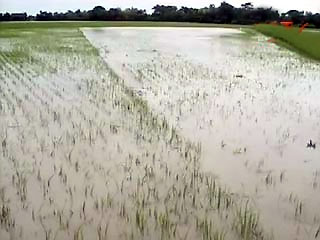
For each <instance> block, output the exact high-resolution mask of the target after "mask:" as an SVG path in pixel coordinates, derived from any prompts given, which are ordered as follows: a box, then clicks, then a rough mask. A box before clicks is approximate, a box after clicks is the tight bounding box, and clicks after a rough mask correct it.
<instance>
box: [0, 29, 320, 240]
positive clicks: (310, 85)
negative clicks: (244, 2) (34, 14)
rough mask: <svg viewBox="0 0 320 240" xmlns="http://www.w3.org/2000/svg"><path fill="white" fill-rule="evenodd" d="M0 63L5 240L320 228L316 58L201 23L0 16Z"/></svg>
mask: <svg viewBox="0 0 320 240" xmlns="http://www.w3.org/2000/svg"><path fill="white" fill-rule="evenodd" d="M169 40H170V41H169ZM194 46H197V48H195V47H194ZM0 62H1V64H0V94H1V95H0V142H1V145H0V239H1V240H2V239H3V240H7V239H8V240H9V239H10V240H11V239H26V240H29V239H46V240H51V239H74V240H76V239H77V240H78V239H99V240H105V239H161V240H164V239H211V240H224V239H245V240H249V239H317V238H319V237H320V236H319V231H320V211H319V210H318V209H319V208H318V207H317V206H318V203H319V200H320V199H319V198H320V195H319V190H320V188H319V187H320V185H319V184H320V162H319V149H318V146H317V143H318V142H319V139H320V135H319V133H320V132H319V130H318V129H319V123H318V119H319V114H320V109H319V104H318V102H319V101H318V99H319V97H318V94H317V93H318V90H319V87H320V85H319V84H320V83H319V74H318V73H319V69H320V66H319V64H317V63H314V62H312V61H306V60H305V59H302V58H300V57H299V56H298V55H296V54H295V53H290V52H289V51H287V50H284V49H280V48H279V47H278V46H276V45H273V44H269V43H267V42H266V38H265V37H263V36H261V35H252V36H248V35H246V34H244V33H243V32H242V31H240V30H234V29H207V28H203V29H193V28H184V29H172V28H161V29H153V28H141V29H136V28H108V29H103V28H102V29H98V28H97V29H93V28H92V29H90V28H81V29H78V28H50V29H46V28H25V29H19V30H17V29H5V28H2V29H1V33H0ZM297 66H299V68H297ZM319 100H320V99H319ZM310 139H312V141H313V143H314V144H315V148H307V144H308V143H309V140H310Z"/></svg>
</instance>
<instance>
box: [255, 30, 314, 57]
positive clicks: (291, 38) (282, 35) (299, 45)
mask: <svg viewBox="0 0 320 240" xmlns="http://www.w3.org/2000/svg"><path fill="white" fill-rule="evenodd" d="M255 29H256V30H257V31H259V32H261V33H263V34H264V35H267V36H270V37H273V38H275V39H276V40H278V41H277V43H278V44H279V45H280V46H283V47H286V48H288V49H289V50H293V51H296V52H298V53H300V54H302V55H303V56H306V57H310V58H312V59H314V60H318V61H319V60H320V33H319V32H311V31H303V32H302V33H299V28H297V27H293V28H284V27H282V26H274V25H267V24H259V25H256V26H255Z"/></svg>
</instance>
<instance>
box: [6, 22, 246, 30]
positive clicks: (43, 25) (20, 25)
mask: <svg viewBox="0 0 320 240" xmlns="http://www.w3.org/2000/svg"><path fill="white" fill-rule="evenodd" d="M80 27H223V28H240V27H241V28H248V27H250V26H248V25H234V24H209V23H188V22H143V21H141V22H136V21H90V22H89V21H68V22H67V21H61V22H57V21H52V22H46V21H44V22H4V23H0V30H3V29H49V28H80Z"/></svg>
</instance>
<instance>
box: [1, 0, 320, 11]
mask: <svg viewBox="0 0 320 240" xmlns="http://www.w3.org/2000/svg"><path fill="white" fill-rule="evenodd" d="M248 1H250V0H248ZM226 2H228V3H230V4H232V5H233V6H235V7H240V6H241V4H242V3H245V2H247V1H246V0H226ZM251 2H252V3H253V5H254V6H255V7H259V6H266V7H270V6H272V7H273V8H275V9H278V10H279V11H280V12H286V11H288V10H291V9H296V10H300V11H311V12H313V13H316V12H320V0H251ZM220 3H221V1H220V0H211V1H210V0H0V12H2V13H4V12H11V13H13V12H27V13H28V14H36V13H38V12H39V11H40V10H43V11H50V12H56V11H57V12H65V11H67V10H72V11H75V10H77V9H81V10H91V9H92V8H93V7H95V6H99V5H100V6H103V7H105V8H107V9H108V8H111V7H121V8H128V7H137V8H140V9H146V10H147V11H148V12H150V11H151V9H152V7H153V6H155V5H156V4H163V5H175V6H178V7H180V6H182V5H183V6H187V7H195V8H200V7H206V6H209V5H210V4H215V5H216V6H219V5H220Z"/></svg>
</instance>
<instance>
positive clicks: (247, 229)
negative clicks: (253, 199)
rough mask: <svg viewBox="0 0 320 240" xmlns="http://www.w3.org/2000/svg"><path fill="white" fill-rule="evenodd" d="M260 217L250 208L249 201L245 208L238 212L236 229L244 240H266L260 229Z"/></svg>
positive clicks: (235, 223)
mask: <svg viewBox="0 0 320 240" xmlns="http://www.w3.org/2000/svg"><path fill="white" fill-rule="evenodd" d="M258 223H259V215H258V213H256V212H254V211H253V210H252V209H251V208H250V207H249V201H247V202H246V203H245V206H241V207H240V208H239V209H238V210H237V215H236V218H235V222H234V228H235V229H236V231H237V232H238V234H239V236H240V237H241V239H243V240H251V239H264V235H263V231H262V229H260V227H259V224H258Z"/></svg>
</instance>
